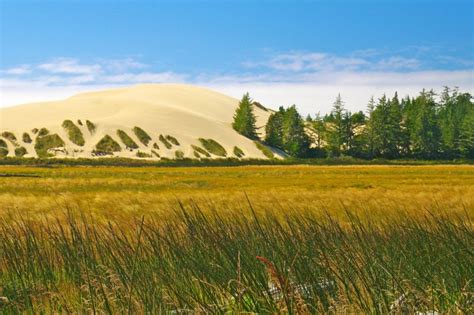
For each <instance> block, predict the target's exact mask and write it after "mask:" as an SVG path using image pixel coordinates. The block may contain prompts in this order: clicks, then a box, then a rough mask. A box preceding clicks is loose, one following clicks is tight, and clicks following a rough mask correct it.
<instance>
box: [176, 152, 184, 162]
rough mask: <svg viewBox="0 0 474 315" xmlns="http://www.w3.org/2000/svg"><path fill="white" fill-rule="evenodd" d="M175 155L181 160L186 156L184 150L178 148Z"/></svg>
mask: <svg viewBox="0 0 474 315" xmlns="http://www.w3.org/2000/svg"><path fill="white" fill-rule="evenodd" d="M174 156H175V157H176V158H177V159H178V160H181V159H182V158H184V152H183V151H181V150H176V151H175V152H174Z"/></svg>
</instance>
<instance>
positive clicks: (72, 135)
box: [62, 120, 86, 147]
mask: <svg viewBox="0 0 474 315" xmlns="http://www.w3.org/2000/svg"><path fill="white" fill-rule="evenodd" d="M62 127H63V128H64V129H65V130H66V131H67V135H68V137H69V140H71V142H72V143H74V144H77V145H78V146H81V147H82V146H83V145H84V144H85V143H86V142H85V141H84V136H83V135H82V131H81V129H79V127H77V126H76V125H75V124H74V123H73V122H72V120H65V121H63V124H62Z"/></svg>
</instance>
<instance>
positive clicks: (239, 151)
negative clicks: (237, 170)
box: [234, 147, 245, 158]
mask: <svg viewBox="0 0 474 315" xmlns="http://www.w3.org/2000/svg"><path fill="white" fill-rule="evenodd" d="M234 155H235V156H236V157H238V158H241V157H244V156H245V153H244V151H242V149H241V148H239V147H234Z"/></svg>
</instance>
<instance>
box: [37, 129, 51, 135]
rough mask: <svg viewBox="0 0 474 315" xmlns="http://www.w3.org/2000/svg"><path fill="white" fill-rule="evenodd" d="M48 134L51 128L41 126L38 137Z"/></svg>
mask: <svg viewBox="0 0 474 315" xmlns="http://www.w3.org/2000/svg"><path fill="white" fill-rule="evenodd" d="M47 135H49V130H48V129H46V128H41V129H40V130H39V131H38V137H44V136H47Z"/></svg>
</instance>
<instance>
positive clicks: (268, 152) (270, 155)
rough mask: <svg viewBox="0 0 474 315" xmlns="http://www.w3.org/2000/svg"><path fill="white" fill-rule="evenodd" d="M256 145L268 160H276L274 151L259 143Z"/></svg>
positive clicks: (256, 142)
mask: <svg viewBox="0 0 474 315" xmlns="http://www.w3.org/2000/svg"><path fill="white" fill-rule="evenodd" d="M255 145H256V146H257V148H258V149H259V150H260V151H262V153H263V155H265V156H266V157H267V158H269V159H274V158H275V155H274V154H273V151H272V150H270V149H269V148H268V147H267V146H265V145H263V144H261V143H260V142H258V141H255Z"/></svg>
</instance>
